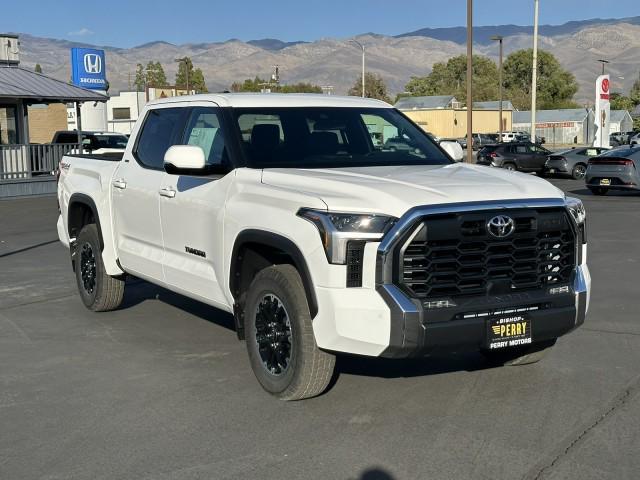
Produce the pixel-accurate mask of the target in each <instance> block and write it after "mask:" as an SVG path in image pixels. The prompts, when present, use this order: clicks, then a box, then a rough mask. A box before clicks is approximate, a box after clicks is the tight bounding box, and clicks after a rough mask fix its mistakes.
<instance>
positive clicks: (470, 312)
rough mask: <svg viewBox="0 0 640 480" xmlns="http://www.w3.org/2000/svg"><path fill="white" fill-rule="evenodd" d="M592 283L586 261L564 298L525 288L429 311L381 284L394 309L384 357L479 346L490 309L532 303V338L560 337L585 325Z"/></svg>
mask: <svg viewBox="0 0 640 480" xmlns="http://www.w3.org/2000/svg"><path fill="white" fill-rule="evenodd" d="M590 286H591V277H590V275H589V269H588V267H587V265H580V266H578V267H577V268H576V270H575V275H574V281H573V285H572V287H571V289H570V292H569V293H568V294H564V295H562V296H550V295H547V294H543V293H540V292H529V293H525V292H523V293H517V294H512V295H500V296H494V297H483V298H474V299H470V300H469V301H468V302H467V304H466V305H462V306H457V307H454V308H446V309H439V310H437V311H427V310H425V309H424V308H423V307H422V305H420V304H419V303H417V302H413V301H412V300H410V299H409V298H408V297H407V296H406V295H405V294H404V293H403V292H402V291H401V290H400V289H399V288H397V287H396V286H395V285H381V286H379V287H378V292H379V293H380V295H381V296H382V298H383V299H384V300H385V302H386V303H387V306H388V307H389V309H390V311H391V332H390V342H389V346H388V347H387V348H386V349H385V350H384V351H383V352H382V353H381V354H380V356H382V357H389V358H403V357H416V356H423V355H425V354H428V353H431V352H433V351H436V350H444V351H455V350H478V349H480V348H482V347H483V346H485V343H486V331H487V326H486V322H487V318H488V315H487V313H488V312H495V311H501V312H504V313H505V314H508V313H510V312H515V311H517V310H519V309H523V308H526V307H528V306H531V305H536V306H540V307H536V308H537V309H536V310H532V311H527V312H526V315H527V317H528V318H529V320H530V322H531V325H532V338H533V341H534V342H538V341H544V340H549V339H552V338H557V337H560V336H562V335H565V334H567V333H569V332H571V331H572V330H574V329H575V328H577V327H578V326H580V325H582V324H583V323H584V319H585V316H586V313H587V309H588V303H589V291H590ZM444 310H448V312H445V311H444ZM434 317H436V318H434ZM433 320H436V321H433ZM437 320H440V321H437Z"/></svg>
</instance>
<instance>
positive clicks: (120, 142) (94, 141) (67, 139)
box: [51, 130, 129, 154]
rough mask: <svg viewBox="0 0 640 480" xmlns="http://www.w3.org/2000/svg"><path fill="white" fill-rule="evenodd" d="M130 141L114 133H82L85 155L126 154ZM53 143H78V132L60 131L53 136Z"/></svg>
mask: <svg viewBox="0 0 640 480" xmlns="http://www.w3.org/2000/svg"><path fill="white" fill-rule="evenodd" d="M128 141H129V139H128V137H127V136H125V135H123V134H121V133H114V132H93V131H91V132H89V131H86V132H85V131H83V132H82V149H83V153H92V154H101V153H115V152H124V149H125V148H126V146H127V142H128ZM51 143H54V144H55V143H65V144H72V143H78V132H77V131H73V130H60V131H57V132H56V133H55V134H54V135H53V140H51Z"/></svg>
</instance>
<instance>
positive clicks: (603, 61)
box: [598, 59, 609, 75]
mask: <svg viewBox="0 0 640 480" xmlns="http://www.w3.org/2000/svg"><path fill="white" fill-rule="evenodd" d="M598 61H599V62H600V63H601V64H602V75H604V66H605V64H606V63H609V60H603V59H600V60H598Z"/></svg>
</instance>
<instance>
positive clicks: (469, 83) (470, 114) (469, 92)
mask: <svg viewBox="0 0 640 480" xmlns="http://www.w3.org/2000/svg"><path fill="white" fill-rule="evenodd" d="M472 81H473V0H467V163H473V84H472Z"/></svg>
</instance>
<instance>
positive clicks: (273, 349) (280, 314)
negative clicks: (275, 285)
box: [255, 293, 292, 376]
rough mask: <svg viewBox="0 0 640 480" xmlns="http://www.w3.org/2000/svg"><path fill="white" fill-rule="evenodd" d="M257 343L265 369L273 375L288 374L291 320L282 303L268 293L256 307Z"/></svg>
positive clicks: (290, 349)
mask: <svg viewBox="0 0 640 480" xmlns="http://www.w3.org/2000/svg"><path fill="white" fill-rule="evenodd" d="M255 326H256V333H255V335H256V342H257V344H258V351H259V353H260V358H261V360H262V365H263V367H264V368H265V369H266V370H267V372H269V373H270V374H271V375H274V376H280V375H283V374H285V373H286V371H287V369H288V368H289V365H290V363H291V354H292V341H291V320H290V319H289V314H288V313H287V310H286V308H285V307H284V305H283V303H282V301H281V300H280V299H279V298H278V297H277V296H276V295H274V294H272V293H267V294H265V295H264V296H263V297H262V300H261V301H260V303H258V306H257V307H256V314H255Z"/></svg>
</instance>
